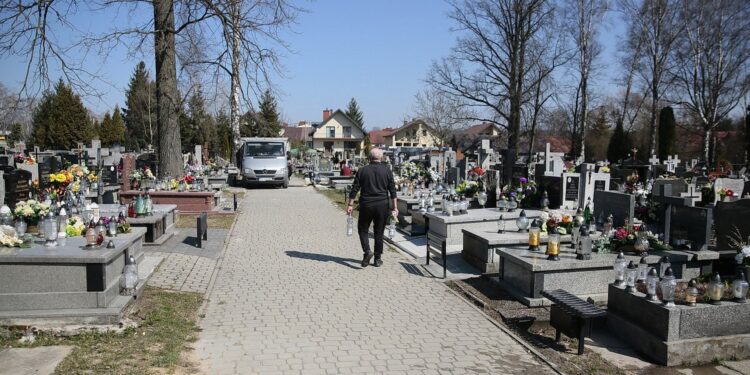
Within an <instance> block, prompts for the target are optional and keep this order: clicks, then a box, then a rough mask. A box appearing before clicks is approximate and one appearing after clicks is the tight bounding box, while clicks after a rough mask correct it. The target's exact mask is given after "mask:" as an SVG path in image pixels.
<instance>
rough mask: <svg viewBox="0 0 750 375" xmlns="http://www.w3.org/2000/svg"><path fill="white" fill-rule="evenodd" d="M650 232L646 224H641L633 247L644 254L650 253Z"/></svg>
mask: <svg viewBox="0 0 750 375" xmlns="http://www.w3.org/2000/svg"><path fill="white" fill-rule="evenodd" d="M649 245H650V244H649V242H648V232H646V226H645V225H644V224H641V228H640V230H639V231H638V233H637V234H636V239H635V244H634V245H633V247H634V248H635V250H636V251H637V252H639V253H641V254H643V255H648V249H649Z"/></svg>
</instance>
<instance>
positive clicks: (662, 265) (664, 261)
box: [659, 255, 672, 277]
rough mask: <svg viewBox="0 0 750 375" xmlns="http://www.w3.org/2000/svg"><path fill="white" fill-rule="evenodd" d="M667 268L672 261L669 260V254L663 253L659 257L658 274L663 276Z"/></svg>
mask: <svg viewBox="0 0 750 375" xmlns="http://www.w3.org/2000/svg"><path fill="white" fill-rule="evenodd" d="M667 268H672V263H671V262H670V261H669V256H668V255H665V256H663V257H661V259H659V276H661V277H664V273H665V272H666V271H667Z"/></svg>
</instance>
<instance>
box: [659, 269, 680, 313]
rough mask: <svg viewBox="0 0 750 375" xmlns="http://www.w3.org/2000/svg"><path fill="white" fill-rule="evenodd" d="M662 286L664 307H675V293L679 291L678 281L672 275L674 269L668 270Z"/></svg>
mask: <svg viewBox="0 0 750 375" xmlns="http://www.w3.org/2000/svg"><path fill="white" fill-rule="evenodd" d="M660 286H661V298H662V300H663V301H664V306H666V307H674V292H675V290H677V280H676V279H675V277H674V273H672V267H669V268H667V269H666V271H665V272H664V277H663V278H662V280H661V285H660Z"/></svg>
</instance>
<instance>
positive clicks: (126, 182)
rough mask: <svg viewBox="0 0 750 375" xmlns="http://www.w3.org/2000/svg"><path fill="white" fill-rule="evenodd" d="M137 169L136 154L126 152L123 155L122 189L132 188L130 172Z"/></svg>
mask: <svg viewBox="0 0 750 375" xmlns="http://www.w3.org/2000/svg"><path fill="white" fill-rule="evenodd" d="M134 170H135V155H133V154H125V155H123V157H122V188H121V189H120V190H122V191H128V190H130V189H132V186H131V185H130V174H131V173H132V172H133V171H134Z"/></svg>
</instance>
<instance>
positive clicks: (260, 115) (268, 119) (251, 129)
mask: <svg viewBox="0 0 750 375" xmlns="http://www.w3.org/2000/svg"><path fill="white" fill-rule="evenodd" d="M243 117H244V119H243V121H242V124H241V125H240V135H241V136H243V137H278V136H279V134H281V123H280V122H279V111H278V108H277V104H276V98H274V96H273V94H271V90H266V91H265V92H264V93H263V95H261V97H260V99H259V100H258V111H257V112H255V113H251V112H248V113H246V114H245V116H243Z"/></svg>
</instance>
